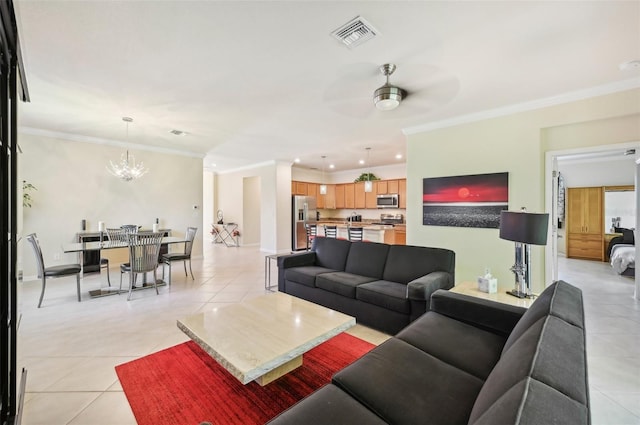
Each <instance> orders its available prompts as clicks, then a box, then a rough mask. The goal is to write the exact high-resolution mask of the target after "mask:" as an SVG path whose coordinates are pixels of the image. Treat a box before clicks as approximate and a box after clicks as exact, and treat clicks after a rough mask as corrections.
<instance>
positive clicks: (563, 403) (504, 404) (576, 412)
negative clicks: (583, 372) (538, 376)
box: [469, 378, 590, 425]
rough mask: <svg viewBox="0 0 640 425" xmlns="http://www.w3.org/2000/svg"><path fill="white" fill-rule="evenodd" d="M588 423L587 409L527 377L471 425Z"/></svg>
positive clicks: (565, 424) (568, 424)
mask: <svg viewBox="0 0 640 425" xmlns="http://www.w3.org/2000/svg"><path fill="white" fill-rule="evenodd" d="M588 423H590V420H589V411H588V409H587V406H585V405H583V404H581V403H578V402H576V401H575V400H573V399H571V398H570V397H567V396H566V395H564V394H562V393H560V392H558V391H557V390H555V389H554V388H551V387H549V386H547V385H545V384H543V383H541V382H538V381H536V380H535V379H531V378H526V379H523V380H522V381H520V382H518V383H517V384H516V385H514V386H513V387H511V388H510V389H509V391H507V392H506V393H505V394H504V395H503V396H502V397H500V398H499V399H498V400H497V401H496V402H495V403H494V404H493V405H492V406H491V407H490V408H489V410H487V411H486V412H485V413H484V414H483V415H482V416H480V417H479V418H477V419H476V420H475V421H474V422H471V421H470V422H469V425H496V424H562V425H573V424H575V425H584V424H588Z"/></svg>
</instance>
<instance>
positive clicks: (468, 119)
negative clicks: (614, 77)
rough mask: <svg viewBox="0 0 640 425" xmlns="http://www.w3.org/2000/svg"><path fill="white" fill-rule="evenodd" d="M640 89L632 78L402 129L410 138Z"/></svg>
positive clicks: (636, 79) (639, 83) (639, 85)
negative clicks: (461, 125) (442, 129)
mask: <svg viewBox="0 0 640 425" xmlns="http://www.w3.org/2000/svg"><path fill="white" fill-rule="evenodd" d="M639 87H640V77H636V78H632V79H629V80H623V81H618V82H615V83H611V84H605V85H602V86H596V87H591V88H589V89H585V90H578V91H573V92H569V93H564V94H561V95H558V96H553V97H547V98H543V99H538V100H533V101H531V102H525V103H518V104H514V105H509V106H505V107H502V108H496V109H488V110H486V111H481V112H475V113H472V114H468V115H460V116H458V117H454V118H451V119H446V120H442V121H435V122H430V123H427V124H421V125H416V126H411V127H407V128H403V129H402V133H403V134H404V135H405V136H409V135H412V134H416V133H424V132H428V131H433V130H437V129H440V128H446V127H453V126H456V125H460V124H467V123H472V122H477V121H483V120H487V119H491V118H498V117H503V116H507V115H513V114H516V113H520V112H526V111H532V110H535V109H542V108H548V107H550V106H555V105H560V104H563V103H568V102H575V101H579V100H584V99H589V98H592V97H598V96H604V95H607V94H612V93H618V92H622V91H626V90H632V89H637V88H639Z"/></svg>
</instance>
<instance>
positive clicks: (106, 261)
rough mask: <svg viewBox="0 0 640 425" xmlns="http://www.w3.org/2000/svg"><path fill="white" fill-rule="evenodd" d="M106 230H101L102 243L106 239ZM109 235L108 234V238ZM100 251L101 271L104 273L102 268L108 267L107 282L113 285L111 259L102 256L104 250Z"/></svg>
mask: <svg viewBox="0 0 640 425" xmlns="http://www.w3.org/2000/svg"><path fill="white" fill-rule="evenodd" d="M105 234H106V232H104V233H103V232H100V242H101V243H102V242H103V241H104V236H105ZM108 238H109V236H108V235H107V240H108ZM98 252H99V253H100V273H102V269H106V270H107V284H109V286H111V276H110V273H109V259H108V258H105V257H103V256H102V250H100V251H98Z"/></svg>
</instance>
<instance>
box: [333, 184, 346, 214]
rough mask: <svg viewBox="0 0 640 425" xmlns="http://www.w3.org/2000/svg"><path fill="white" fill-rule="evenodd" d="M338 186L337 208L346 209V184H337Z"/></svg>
mask: <svg viewBox="0 0 640 425" xmlns="http://www.w3.org/2000/svg"><path fill="white" fill-rule="evenodd" d="M335 187H336V209H338V210H340V209H344V208H346V206H345V202H344V194H345V185H344V184H337V185H335Z"/></svg>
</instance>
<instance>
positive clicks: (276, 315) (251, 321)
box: [178, 292, 356, 385]
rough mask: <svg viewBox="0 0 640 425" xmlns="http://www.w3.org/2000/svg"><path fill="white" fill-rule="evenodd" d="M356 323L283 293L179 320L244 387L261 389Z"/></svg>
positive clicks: (179, 325) (181, 326) (190, 336)
mask: <svg viewBox="0 0 640 425" xmlns="http://www.w3.org/2000/svg"><path fill="white" fill-rule="evenodd" d="M355 324H356V319H355V318H353V317H351V316H347V315H346V314H342V313H339V312H337V311H334V310H331V309H329V308H326V307H322V306H319V305H317V304H313V303H311V302H309V301H305V300H302V299H299V298H296V297H292V296H291V295H287V294H283V293H280V292H277V293H273V294H268V295H262V296H259V297H256V298H253V299H250V300H248V301H245V302H241V303H237V304H230V305H228V306H224V307H217V308H214V309H213V310H211V311H207V312H204V313H198V314H194V315H192V316H189V317H187V318H185V319H181V320H178V328H180V329H181V330H182V331H183V332H184V333H186V334H187V335H188V336H189V338H191V339H192V340H194V341H195V342H196V343H197V344H198V345H199V346H200V347H202V349H203V350H205V351H206V352H207V353H209V355H211V357H213V358H214V359H215V360H216V361H217V362H218V363H220V365H221V366H222V367H224V368H225V369H226V370H227V371H229V372H230V373H231V374H232V375H233V376H235V377H236V378H237V379H238V380H239V381H240V382H242V383H243V384H245V385H246V384H248V383H249V382H251V381H254V380H255V381H256V382H258V383H259V384H260V385H266V384H268V383H269V382H272V381H274V380H275V379H278V378H279V377H281V376H283V375H285V374H286V373H289V372H291V371H292V370H294V369H295V368H297V367H299V366H301V365H302V355H303V354H304V353H306V352H307V351H309V350H311V349H312V348H313V347H315V346H317V345H320V344H321V343H323V342H325V341H327V340H328V339H331V338H332V337H334V336H336V335H338V334H339V333H341V332H343V331H345V330H346V329H349V328H350V327H352V326H354V325H355Z"/></svg>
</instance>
